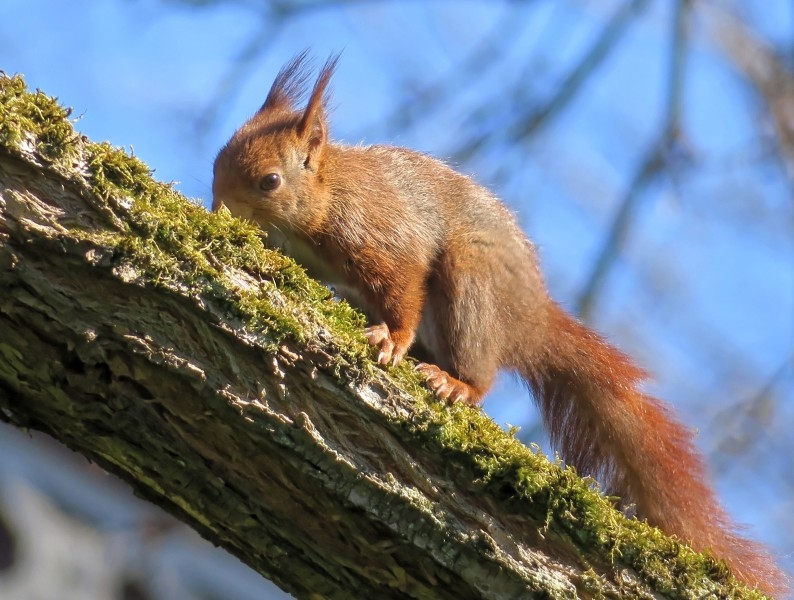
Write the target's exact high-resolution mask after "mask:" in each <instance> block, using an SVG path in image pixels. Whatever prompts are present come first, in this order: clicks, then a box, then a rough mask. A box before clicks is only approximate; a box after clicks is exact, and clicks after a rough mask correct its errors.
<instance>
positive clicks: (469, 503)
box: [0, 77, 759, 599]
mask: <svg viewBox="0 0 794 600" xmlns="http://www.w3.org/2000/svg"><path fill="white" fill-rule="evenodd" d="M65 117H66V115H65V114H64V113H63V111H62V110H61V109H59V108H58V107H57V105H56V104H55V103H53V102H52V101H51V100H49V99H48V98H46V97H45V96H43V95H42V94H35V95H34V94H29V93H28V92H26V91H25V90H24V85H23V84H22V83H21V81H20V80H19V79H9V78H2V77H0V418H2V419H3V420H5V421H8V422H10V423H13V424H15V425H17V426H19V427H23V428H34V429H39V430H42V431H45V432H47V433H49V434H50V435H52V436H53V437H55V438H56V439H58V440H60V441H62V442H64V443H65V444H67V445H68V446H69V447H71V448H73V449H75V450H77V451H78V452H80V453H82V454H84V455H85V456H87V457H89V458H90V459H92V460H94V461H96V462H98V463H99V464H100V465H102V466H103V467H105V468H106V469H108V470H109V471H111V472H113V473H115V474H116V475H118V476H120V477H121V478H122V479H124V480H125V481H127V482H128V483H129V484H130V485H131V486H132V487H133V489H134V490H135V492H136V493H137V494H139V495H141V496H143V497H145V498H147V499H149V500H151V501H152V502H154V503H156V504H158V505H160V506H163V507H164V508H166V509H167V510H168V511H170V512H171V513H172V514H174V515H175V516H176V517H178V518H179V519H181V520H183V521H185V522H186V523H188V524H190V525H191V526H192V527H194V528H195V529H196V530H197V531H199V532H200V533H201V534H202V535H203V536H205V537H206V538H208V539H209V540H211V541H212V542H214V543H216V544H218V545H220V546H223V547H224V548H226V549H227V550H229V551H230V552H232V553H234V554H235V555H237V556H238V557H239V558H240V559H241V560H243V561H244V562H245V563H247V564H249V565H250V566H252V567H253V568H254V569H256V570H258V571H259V572H260V573H262V574H263V575H264V576H266V577H268V578H270V579H272V580H274V581H275V582H276V583H278V584H279V585H281V586H282V587H283V588H284V589H286V590H288V591H290V592H292V593H293V594H295V595H296V596H298V597H313V598H320V597H322V598H392V597H393V598H403V597H404V598H454V599H463V598H533V597H539V598H541V597H542V598H576V597H581V598H590V597H611V598H617V597H639V598H659V597H670V598H696V597H697V598H703V597H728V596H731V597H759V596H758V595H757V594H756V593H754V592H747V591H745V590H742V589H741V588H739V587H737V584H735V583H734V582H733V580H732V578H731V577H730V575H729V574H727V572H726V570H725V568H724V567H723V566H721V565H720V564H719V563H715V561H713V560H711V559H709V558H707V557H706V558H704V557H702V556H700V555H696V554H694V553H692V552H691V551H689V550H688V549H687V548H685V547H682V546H679V545H678V544H677V543H675V542H674V541H671V540H669V539H667V538H665V537H664V536H662V535H661V534H660V533H659V532H657V531H655V530H653V529H651V528H648V527H646V526H644V525H643V524H640V523H636V522H633V521H629V520H627V519H625V518H624V517H623V516H622V515H620V514H619V513H617V512H615V511H614V510H613V509H612V508H611V507H610V505H609V503H608V502H607V501H606V500H604V499H603V498H602V497H600V496H599V495H598V494H597V493H595V492H594V491H593V490H592V489H591V486H590V485H589V484H588V483H586V482H582V481H581V480H579V479H578V478H577V477H576V476H575V474H573V473H572V472H571V471H566V470H562V469H560V468H559V467H558V466H556V465H553V464H549V463H548V462H547V461H546V460H545V459H544V458H542V457H540V456H538V455H537V453H535V452H532V451H530V450H528V449H526V448H524V447H523V446H522V445H521V444H519V443H518V442H517V441H516V440H515V439H513V437H512V436H511V435H509V434H507V433H504V432H502V431H500V430H499V429H498V428H497V427H495V426H494V425H493V423H491V422H490V421H489V420H488V419H487V418H486V417H484V416H483V415H482V414H480V413H479V412H478V411H476V410H473V409H469V408H466V407H455V408H453V409H450V408H448V407H444V406H441V405H440V404H437V403H434V402H433V401H429V400H428V399H427V397H426V396H425V395H423V394H422V393H421V392H419V391H418V390H419V388H418V387H417V386H416V385H415V382H412V381H413V380H412V379H411V377H410V375H407V374H406V372H405V371H403V372H401V373H397V374H396V375H395V374H389V373H386V372H384V371H383V370H380V369H378V368H377V367H374V366H372V363H371V362H370V361H369V360H368V359H367V358H366V357H364V354H365V353H366V347H365V345H364V344H363V342H362V341H361V338H360V335H358V334H357V333H351V331H355V327H356V325H357V323H356V322H355V320H353V321H351V320H350V317H349V313H348V312H346V311H347V309H345V308H344V307H342V306H338V305H336V303H335V302H333V301H332V300H330V299H327V298H323V294H324V293H323V292H322V290H321V289H320V288H318V287H316V286H314V285H313V284H312V283H311V282H309V281H307V280H304V279H303V278H302V275H300V274H299V273H297V272H296V271H295V269H294V267H293V266H292V265H290V264H288V263H287V262H285V261H284V259H282V258H279V257H275V256H274V255H271V254H269V253H268V252H267V251H265V250H263V249H261V248H260V247H257V246H256V244H257V242H256V239H255V236H253V235H251V234H250V231H249V230H247V229H246V228H245V227H244V226H242V225H239V224H235V223H233V222H232V220H231V219H229V217H228V216H224V215H208V214H206V211H204V209H203V208H200V207H196V206H194V205H192V204H190V203H188V202H187V201H186V200H184V199H182V198H180V197H178V195H177V194H175V193H174V192H173V191H172V190H170V189H169V188H168V187H167V186H162V185H160V184H156V183H154V182H152V181H151V180H150V179H149V176H148V174H147V173H146V172H145V168H143V166H142V165H141V164H140V163H139V162H137V161H135V160H134V159H130V158H129V157H127V156H126V155H125V154H124V153H122V152H120V151H117V150H113V149H111V148H109V147H107V146H103V145H96V144H91V143H90V142H88V141H86V140H82V139H79V138H78V137H77V136H75V135H74V134H73V133H72V130H71V125H69V124H68V122H67V120H66V118H65ZM64 124H65V125H64ZM235 228H236V229H235ZM230 232H231V233H230ZM235 232H236V233H235ZM235 235H236V236H237V238H234V239H231V238H230V237H229V236H231V237H234V236H235ZM230 239H231V241H229V240H230ZM239 239H243V241H244V243H240V247H239V248H238V249H234V248H233V249H232V250H229V248H230V247H232V246H234V245H235V244H236V243H237V242H238V241H239ZM218 240H220V241H218ZM221 242H223V243H221ZM252 248H253V249H252ZM235 252H236V254H235ZM235 257H236V258H235ZM268 261H272V263H269V264H266V263H268ZM253 264H255V265H256V268H254V267H253V266H252V265H253ZM246 265H247V266H246ZM296 273H297V274H296ZM304 296H306V297H312V298H313V300H309V299H307V300H305V304H302V303H303V302H304V300H303V298H304ZM318 298H319V300H318ZM346 315H348V316H346ZM521 401H525V400H523V399H522V400H521Z"/></svg>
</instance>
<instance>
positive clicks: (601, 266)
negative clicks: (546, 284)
mask: <svg viewBox="0 0 794 600" xmlns="http://www.w3.org/2000/svg"><path fill="white" fill-rule="evenodd" d="M691 6H692V2H691V0H678V1H677V2H676V8H675V13H674V15H673V22H672V32H673V35H672V46H671V52H670V74H669V80H668V92H667V105H666V113H665V116H664V120H663V122H662V127H661V129H660V131H659V135H658V137H657V138H656V140H654V142H653V143H652V144H651V146H650V148H649V149H648V151H647V153H646V156H645V158H644V159H643V160H642V162H641V163H640V166H639V168H638V169H637V172H636V174H635V175H634V177H633V179H632V180H631V184H630V185H629V187H628V189H627V191H626V194H625V195H624V197H623V199H622V200H621V202H620V206H619V207H618V210H617V212H616V213H615V216H614V218H613V221H612V225H611V226H610V228H609V232H608V234H607V236H606V239H605V240H604V244H603V246H602V247H601V250H600V251H599V253H598V256H597V257H596V260H595V262H594V263H593V268H592V270H591V272H590V275H589V276H588V278H587V281H586V283H585V285H584V288H583V289H582V293H581V295H580V297H579V301H578V302H577V307H576V308H577V311H578V313H579V314H580V315H581V317H582V318H584V319H585V320H587V319H589V318H590V317H591V316H592V309H593V305H594V304H595V301H596V300H597V298H598V295H599V293H600V292H601V289H602V287H603V285H604V282H605V280H606V276H607V274H608V273H609V270H610V268H611V267H612V265H613V264H614V262H615V259H616V258H617V255H618V254H619V252H620V249H621V247H622V246H623V244H624V243H625V240H626V236H627V235H628V232H629V229H630V226H631V222H632V218H633V216H634V211H635V210H636V208H637V205H638V203H639V200H640V199H641V198H642V195H643V193H644V191H645V190H646V189H647V187H648V186H649V185H650V184H651V183H652V182H653V181H654V180H655V179H656V178H657V177H658V176H659V175H660V174H661V173H662V172H663V171H664V169H665V167H666V165H667V164H668V158H669V156H670V154H671V153H672V151H673V150H674V149H675V146H676V144H677V142H678V140H679V138H680V135H681V97H682V93H683V86H684V76H685V68H684V67H685V64H684V62H685V59H686V55H687V22H688V17H689V13H690V10H691Z"/></svg>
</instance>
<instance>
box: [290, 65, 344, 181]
mask: <svg viewBox="0 0 794 600" xmlns="http://www.w3.org/2000/svg"><path fill="white" fill-rule="evenodd" d="M338 61H339V55H338V54H337V55H335V56H331V57H330V58H329V59H328V60H327V61H326V62H325V65H323V68H322V69H320V75H319V76H318V77H317V81H316V82H315V83H314V88H312V94H311V96H310V97H309V101H308V102H307V103H306V109H305V110H304V111H303V115H302V116H301V120H300V121H299V122H298V126H297V133H298V137H299V138H301V139H302V140H304V142H305V144H306V166H307V167H309V168H310V169H316V168H317V166H318V165H319V162H320V158H321V157H322V152H323V149H324V148H325V144H326V142H327V141H328V128H327V126H326V122H325V110H326V108H325V107H326V104H327V103H328V92H327V90H328V82H329V81H330V80H331V75H333V73H334V69H335V68H336V63H337V62H338Z"/></svg>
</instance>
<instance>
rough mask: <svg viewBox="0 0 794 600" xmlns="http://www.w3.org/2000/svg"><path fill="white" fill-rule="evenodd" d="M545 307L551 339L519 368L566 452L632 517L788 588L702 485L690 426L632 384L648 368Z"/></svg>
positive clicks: (777, 589)
mask: <svg viewBox="0 0 794 600" xmlns="http://www.w3.org/2000/svg"><path fill="white" fill-rule="evenodd" d="M551 312H552V314H551V316H550V321H551V322H550V327H551V330H552V331H554V333H555V335H553V336H550V337H552V338H553V340H552V341H551V342H550V343H549V344H547V347H546V348H544V350H543V352H542V354H540V355H538V354H535V355H533V356H531V357H526V361H525V366H524V367H523V368H521V375H522V377H523V378H524V379H525V380H526V381H527V383H528V384H529V386H530V387H531V389H532V391H533V394H534V396H535V398H536V400H537V402H538V404H539V406H540V409H541V412H542V415H543V419H544V421H545V424H546V427H547V429H548V431H549V433H550V436H551V441H552V444H553V445H554V447H555V448H557V449H558V451H559V452H560V455H561V456H562V458H563V460H565V462H566V463H567V464H570V465H573V466H575V467H576V469H577V470H578V471H579V472H580V473H582V474H585V475H590V476H593V477H596V478H597V479H598V480H599V481H601V482H602V483H603V484H604V485H605V487H606V491H607V493H609V494H614V495H617V496H620V497H621V499H622V503H623V505H624V506H629V505H634V507H635V510H636V515H637V517H638V518H640V519H647V521H648V522H649V523H650V524H651V525H655V526H657V527H659V528H660V529H662V530H663V531H665V532H666V533H668V534H672V535H675V536H677V537H678V538H679V539H682V540H686V541H687V542H688V543H689V544H690V545H691V546H692V547H693V548H695V549H696V550H705V549H706V548H710V549H711V551H712V552H713V554H714V555H715V556H718V557H720V558H722V559H724V560H725V561H727V562H728V564H729V565H730V567H731V570H732V571H733V573H734V575H735V576H736V577H737V578H738V579H740V580H742V581H744V582H746V583H747V584H748V585H750V586H755V587H758V588H759V589H760V590H762V591H764V592H766V593H768V594H771V595H778V594H784V593H785V591H786V590H787V579H786V577H785V575H784V574H783V573H782V571H780V570H779V569H778V567H777V566H776V564H775V561H774V560H773V559H772V558H771V556H770V555H769V554H768V553H767V552H766V550H765V549H764V548H763V547H762V546H760V545H759V544H757V543H755V542H752V541H750V540H747V539H745V538H743V537H741V536H739V535H737V534H736V532H735V527H734V526H733V525H732V524H731V521H730V519H729V517H728V515H727V514H726V513H725V511H724V510H723V508H722V507H721V506H720V504H719V502H718V501H717V499H716V497H715V495H714V491H713V490H712V489H711V488H710V487H709V485H708V484H707V478H706V472H705V468H704V465H703V460H702V458H701V456H700V454H699V453H698V451H697V450H696V448H695V445H694V442H693V437H692V433H691V432H690V431H689V430H688V429H686V428H685V427H684V426H682V425H681V424H679V423H678V422H677V421H676V420H675V418H674V417H673V415H672V414H671V412H670V409H669V408H668V407H667V406H666V405H665V404H664V403H662V402H661V401H659V400H657V399H655V398H651V397H649V396H646V395H644V394H642V393H641V392H639V391H638V390H637V384H638V383H639V382H640V381H641V380H642V379H644V378H645V373H644V372H643V371H642V370H641V369H639V368H638V367H636V366H635V365H634V364H633V363H632V362H631V360H630V359H629V358H628V357H627V356H625V355H624V354H622V353H621V352H620V351H618V350H617V349H615V348H613V347H612V346H610V345H609V344H607V343H606V342H605V341H604V340H602V339H601V338H600V337H599V336H598V335H597V334H595V333H594V332H593V331H591V330H590V329H588V328H587V327H585V326H584V325H582V324H581V323H579V322H578V321H577V320H576V319H574V318H573V317H571V316H569V315H568V314H567V313H565V311H563V310H562V309H561V308H560V307H558V306H557V305H553V307H552V308H551Z"/></svg>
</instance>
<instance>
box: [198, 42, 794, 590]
mask: <svg viewBox="0 0 794 600" xmlns="http://www.w3.org/2000/svg"><path fill="white" fill-rule="evenodd" d="M337 59H338V56H337V57H332V58H330V59H329V60H328V61H327V62H326V63H325V65H324V66H323V67H322V69H321V70H320V73H319V76H318V78H317V80H316V81H315V83H314V86H313V88H312V89H311V93H310V94H309V98H308V101H307V103H306V106H305V107H304V108H303V109H299V108H298V107H297V106H296V105H297V104H298V102H299V101H300V99H301V97H302V96H304V92H305V89H306V87H307V86H306V84H307V81H308V69H307V60H306V53H305V52H304V53H303V54H300V55H298V56H297V57H295V58H294V59H293V60H292V61H291V62H289V63H288V64H287V65H286V66H284V68H282V69H281V71H280V72H279V73H278V75H277V76H276V79H275V81H274V82H273V85H272V87H271V89H270V92H269V93H268V95H267V99H266V100H265V103H264V104H263V105H262V107H261V108H260V109H259V110H258V111H257V113H256V114H255V115H254V116H253V117H252V118H251V119H250V120H248V122H246V123H245V124H244V125H243V126H242V127H241V128H240V129H239V130H238V131H237V132H236V133H235V134H234V135H233V136H232V138H231V139H230V140H229V142H228V143H227V144H226V145H225V146H224V147H223V148H222V149H221V150H220V152H219V153H218V156H217V158H216V160H215V166H214V180H213V187H212V191H213V203H212V207H213V210H217V209H218V208H219V207H220V206H222V205H223V206H226V207H227V208H228V209H229V210H230V211H231V213H232V214H234V215H236V216H239V217H243V218H246V219H250V220H252V221H254V222H256V223H258V224H259V225H261V226H262V227H263V228H264V229H266V230H267V231H268V232H269V233H270V235H271V236H273V238H275V241H276V243H281V244H282V245H283V248H284V249H285V251H286V252H287V253H288V254H290V255H292V256H293V257H294V258H295V259H296V260H297V261H298V262H299V263H300V264H302V265H303V266H304V267H305V268H306V269H307V271H308V272H309V274H311V275H313V276H315V277H317V278H318V279H321V280H323V281H324V282H326V283H329V284H332V285H336V286H338V288H339V289H340V290H344V292H345V294H344V295H345V296H346V297H348V299H350V300H351V302H352V303H353V304H355V305H358V306H359V307H361V308H362V309H363V310H364V311H365V312H366V313H367V314H368V315H369V316H371V317H372V318H373V322H375V323H376V324H374V325H372V326H371V327H369V328H368V329H367V330H366V337H367V339H368V340H369V343H370V344H371V345H373V346H374V347H375V348H376V351H377V357H378V361H379V362H380V363H382V364H384V365H386V364H396V363H397V362H399V361H400V360H401V359H402V358H403V357H404V356H405V355H406V353H407V352H408V350H409V349H410V348H411V347H412V344H414V342H416V347H415V353H418V354H419V355H420V356H421V357H422V358H424V359H425V360H426V361H427V362H423V363H420V364H419V365H418V366H417V367H416V368H417V370H418V371H419V372H420V373H422V374H423V375H424V376H425V378H426V380H427V383H428V385H429V387H430V388H431V389H432V390H433V391H434V393H435V394H436V395H437V396H438V397H439V398H442V399H445V400H448V401H450V402H465V403H467V404H477V403H479V402H480V401H481V400H482V398H483V396H484V395H485V393H486V392H487V391H488V388H489V387H490V386H491V384H492V383H493V381H494V378H495V376H496V374H497V372H498V371H499V370H501V369H507V370H510V371H514V372H516V373H518V374H519V375H520V376H521V377H522V378H523V380H524V381H525V382H526V384H527V385H528V387H529V388H530V390H531V392H532V395H533V397H534V398H535V400H536V402H537V404H538V405H539V407H540V411H541V414H542V417H543V421H544V423H545V425H546V427H547V428H548V430H549V432H550V436H551V441H552V443H553V445H554V447H555V448H556V449H557V450H558V451H559V453H560V455H561V456H562V458H563V460H564V461H565V462H566V463H567V464H570V465H574V466H575V467H576V468H577V470H579V472H581V473H583V474H586V475H591V476H593V477H596V478H597V479H599V480H600V481H601V482H602V483H603V484H604V486H605V489H606V491H607V492H608V493H609V494H612V495H617V496H619V497H620V498H621V499H622V505H623V507H624V508H625V507H631V506H633V507H634V511H635V513H636V515H637V517H639V518H643V519H646V520H647V521H648V522H649V523H650V524H652V525H655V526H657V527H659V528H660V529H662V530H663V531H665V532H666V533H668V534H671V535H675V536H677V537H678V538H680V539H682V540H686V541H688V542H689V544H690V545H691V546H692V547H694V548H695V549H699V550H704V549H706V548H710V549H711V551H712V552H713V553H714V555H715V556H718V557H720V558H723V559H725V560H726V561H727V562H728V564H729V565H730V567H731V569H732V571H733V573H734V574H735V575H736V577H738V578H739V579H741V580H742V581H744V582H745V583H747V584H748V585H749V586H757V587H758V588H759V589H761V590H763V591H765V592H767V593H770V594H782V593H784V592H785V590H786V589H787V580H786V578H785V576H784V575H783V573H782V572H781V571H780V570H779V569H778V567H777V566H776V565H775V563H774V561H773V560H772V558H771V557H770V556H769V554H768V553H767V552H766V551H765V550H764V549H763V548H762V547H761V546H760V545H758V544H756V543H755V542H752V541H750V540H747V539H745V538H743V537H741V536H739V535H737V534H736V532H735V528H734V526H733V525H732V524H731V522H730V519H729V517H728V515H727V514H726V512H725V511H724V510H723V509H722V507H721V506H720V505H719V503H718V501H717V499H716V497H715V494H714V492H713V490H712V489H711V488H710V486H709V485H708V483H707V482H706V474H705V468H704V464H703V459H702V458H701V456H700V455H699V454H698V452H697V450H696V448H695V444H694V442H693V436H692V433H691V432H690V431H689V430H688V429H686V428H685V427H683V426H682V425H681V424H679V423H678V422H677V421H676V420H675V418H674V417H673V416H672V414H671V410H670V408H669V407H668V406H667V405H665V404H664V403H662V402H660V401H659V400H657V399H655V398H651V397H649V396H646V395H645V394H643V393H642V392H641V391H639V389H638V387H637V386H638V384H639V383H640V382H641V381H642V380H643V379H644V378H645V373H644V372H643V371H642V370H641V369H639V368H638V367H636V366H635V365H634V364H633V363H632V361H631V360H630V359H629V358H628V357H627V356H626V355H624V354H623V353H621V352H620V351H619V350H617V349H615V348H613V347H612V346H610V345H609V344H607V343H606V342H605V341H604V340H603V339H602V338H601V337H600V336H599V335H598V334H596V333H594V332H593V331H591V330H590V329H588V328H587V327H585V326H584V325H582V324H581V323H580V322H579V321H577V320H576V319H575V318H573V317H571V316H570V315H568V314H567V313H566V312H565V311H564V310H563V309H562V308H561V307H560V306H559V305H558V304H557V303H556V302H554V300H552V299H551V298H550V297H549V294H548V291H547V290H546V286H545V283H544V281H543V277H542V274H541V272H540V268H539V264H538V257H537V253H536V251H535V248H534V246H533V245H532V243H531V242H530V241H529V240H528V239H527V238H526V237H525V235H524V234H523V233H522V231H521V229H520V228H519V227H518V225H517V223H516V221H515V218H514V217H513V215H512V214H511V213H510V211H509V210H508V209H507V208H506V207H505V205H504V204H503V203H502V202H501V201H500V200H499V199H498V198H496V197H495V196H494V195H493V194H492V193H490V192H489V191H488V190H486V189H484V188H483V187H481V186H479V185H477V184H476V183H474V182H473V181H472V180H471V179H470V178H468V177H466V176H464V175H461V174H460V173H457V172H456V171H454V170H453V169H451V168H450V167H448V166H447V165H445V164H444V163H442V162H440V161H438V160H435V159H433V158H430V157H428V156H426V155H424V154H420V153H418V152H413V151H411V150H408V149H405V148H397V147H391V146H345V145H342V144H338V143H335V142H331V141H329V139H328V125H327V109H326V105H327V102H328V92H327V90H328V83H329V81H330V79H331V75H332V74H333V72H334V69H335V67H336V64H337ZM271 243H273V240H271Z"/></svg>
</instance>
